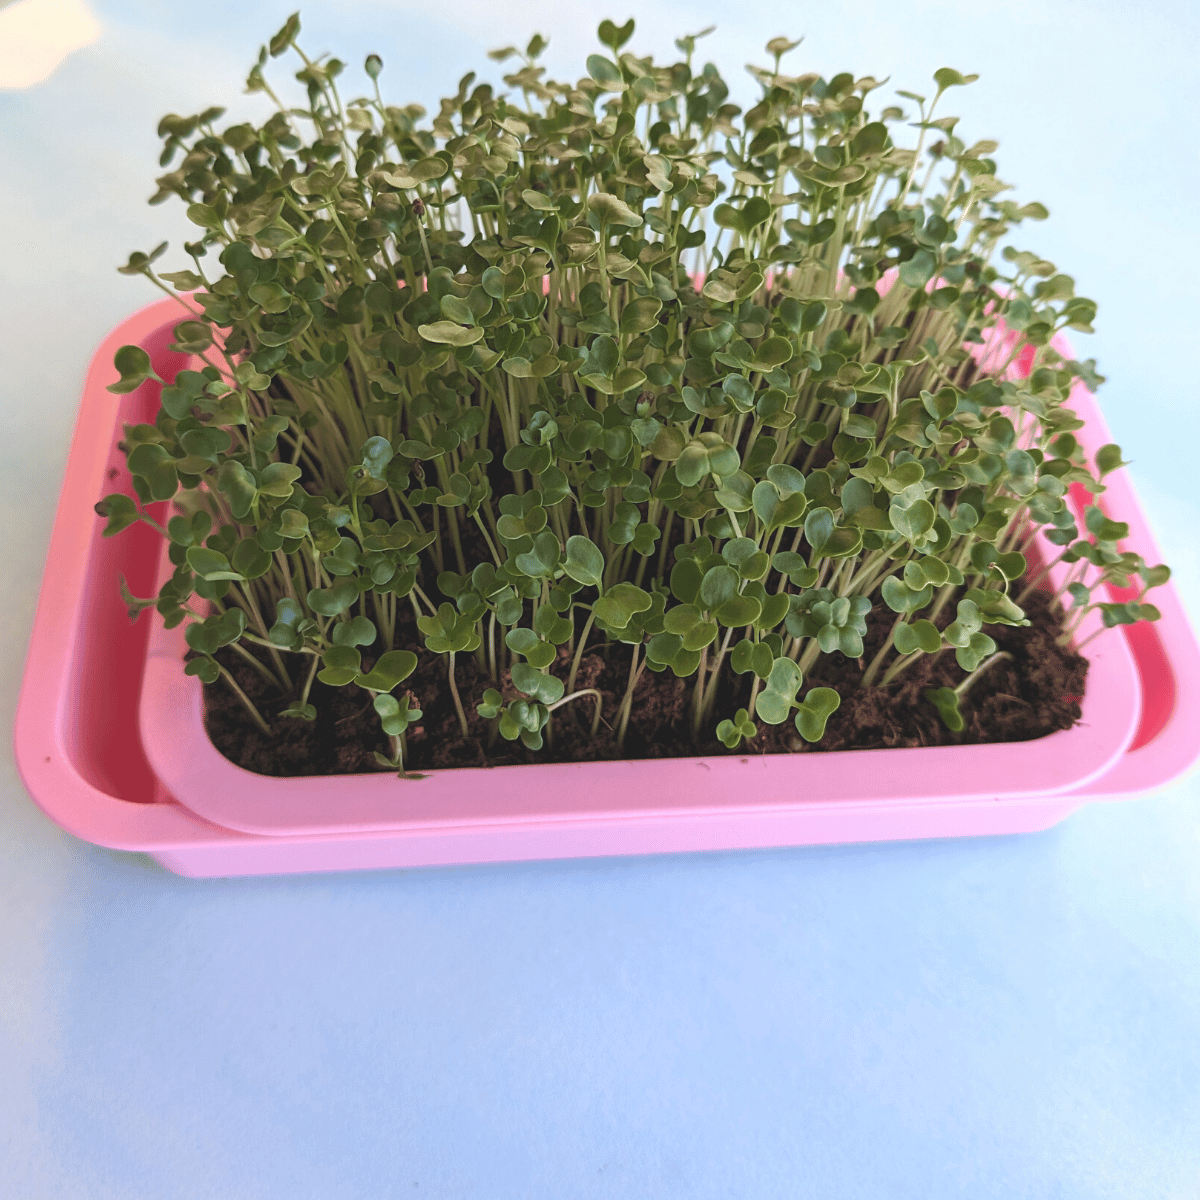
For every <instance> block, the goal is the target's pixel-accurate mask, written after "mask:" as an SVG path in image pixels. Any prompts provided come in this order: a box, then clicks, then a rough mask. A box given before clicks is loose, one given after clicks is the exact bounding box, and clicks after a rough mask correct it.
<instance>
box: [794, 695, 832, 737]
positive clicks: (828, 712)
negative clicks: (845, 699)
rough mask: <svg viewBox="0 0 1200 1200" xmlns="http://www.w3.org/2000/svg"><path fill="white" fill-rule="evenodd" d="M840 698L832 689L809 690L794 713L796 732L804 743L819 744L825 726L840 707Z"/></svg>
mask: <svg viewBox="0 0 1200 1200" xmlns="http://www.w3.org/2000/svg"><path fill="white" fill-rule="evenodd" d="M841 703H842V698H841V696H839V695H838V693H837V692H835V691H834V690H833V688H827V687H815V688H810V689H809V692H808V694H807V695H806V696H805V697H804V703H803V704H801V705H800V708H799V711H798V712H797V713H796V731H797V733H799V734H800V736H801V737H802V738H803V739H804V740H805V741H806V742H819V741H820V740H821V739H822V738H823V737H824V736H825V724H826V722H827V721H828V720H829V718H830V717H831V716H832V715H833V714H834V713H835V712H837V710H838V708H839V707H840V706H841Z"/></svg>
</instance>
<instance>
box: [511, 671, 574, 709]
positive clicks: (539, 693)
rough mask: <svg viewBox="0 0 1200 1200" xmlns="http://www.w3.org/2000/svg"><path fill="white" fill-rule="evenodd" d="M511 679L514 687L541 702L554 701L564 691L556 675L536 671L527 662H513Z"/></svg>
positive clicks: (559, 698) (559, 697)
mask: <svg viewBox="0 0 1200 1200" xmlns="http://www.w3.org/2000/svg"><path fill="white" fill-rule="evenodd" d="M512 681H513V686H514V687H515V688H517V689H518V690H519V691H522V692H524V693H525V695H527V696H532V697H533V698H534V699H535V700H538V701H540V702H541V703H542V704H554V703H556V702H557V701H559V700H561V699H562V696H563V692H565V691H566V688H565V686H564V684H563V681H562V680H561V679H559V678H558V677H557V676H555V675H545V674H543V673H542V672H541V671H536V670H534V668H533V667H531V666H530V665H529V664H528V663H522V662H518V663H513V665H512Z"/></svg>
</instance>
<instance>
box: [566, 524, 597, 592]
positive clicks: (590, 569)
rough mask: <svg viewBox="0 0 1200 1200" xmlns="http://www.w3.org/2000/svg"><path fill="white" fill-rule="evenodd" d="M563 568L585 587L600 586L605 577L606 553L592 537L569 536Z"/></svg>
mask: <svg viewBox="0 0 1200 1200" xmlns="http://www.w3.org/2000/svg"><path fill="white" fill-rule="evenodd" d="M563 570H564V571H566V573H567V574H568V575H570V577H571V578H572V579H574V580H575V581H576V583H582V584H583V585H584V587H599V586H600V583H601V580H602V579H603V578H604V555H603V554H601V553H600V551H599V549H598V548H597V546H596V544H595V543H594V542H593V541H591V539H589V538H585V537H582V536H580V535H579V534H576V535H575V536H574V537H569V538H567V557H566V561H565V562H564V563H563Z"/></svg>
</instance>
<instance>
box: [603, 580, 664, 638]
mask: <svg viewBox="0 0 1200 1200" xmlns="http://www.w3.org/2000/svg"><path fill="white" fill-rule="evenodd" d="M651 603H652V601H651V599H650V595H649V593H648V592H644V591H643V590H642V589H641V588H640V587H636V586H635V585H634V584H632V583H618V584H615V585H614V586H613V587H611V588H609V589H608V591H607V592H605V593H604V595H603V596H601V597H600V599H599V600H597V601H596V603H595V604H594V605H593V606H592V611H593V612H594V613H595V614H596V619H597V620H598V621H603V622H604V623H605V624H606V625H608V626H610V627H611V628H613V629H624V628H625V626H626V625H628V624H629V622H630V621H631V620H632V619H633V616H634V614H635V613H639V612H645V611H646V610H647V609H648V608H649V607H650V605H651Z"/></svg>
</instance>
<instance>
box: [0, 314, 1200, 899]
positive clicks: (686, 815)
mask: <svg viewBox="0 0 1200 1200" xmlns="http://www.w3.org/2000/svg"><path fill="white" fill-rule="evenodd" d="M178 320H179V309H178V307H177V306H175V305H174V303H173V302H172V301H170V300H164V301H161V302H159V303H157V304H155V305H152V306H150V307H149V308H147V309H144V310H143V311H142V312H140V313H137V314H135V315H134V316H133V317H131V318H129V320H127V321H126V322H124V323H123V324H122V325H121V326H120V327H119V328H118V329H116V330H114V332H113V333H112V335H111V336H110V337H109V338H108V339H107V340H106V341H105V343H104V345H103V346H102V347H101V348H100V350H99V352H98V353H97V355H96V357H95V359H94V360H93V362H92V365H91V368H90V370H89V374H88V378H87V383H86V386H85V389H84V395H83V402H82V406H81V410H80V415H79V420H78V424H77V427H76V431H75V437H74V441H73V443H72V448H71V454H70V459H69V461H68V466H67V474H66V479H65V482H64V485H63V492H62V497H61V500H60V503H59V508H58V516H57V520H56V523H55V528H54V532H53V535H52V538H51V544H50V551H49V555H48V559H47V565H46V573H45V577H44V581H43V586H42V591H41V596H40V599H39V605H38V611H37V615H36V618H35V622H34V628H33V634H32V638H31V643H30V650H29V657H28V661H27V664H26V671H25V678H24V682H23V686H22V691H21V698H20V704H19V707H18V713H17V723H16V735H15V741H16V752H17V762H18V767H19V769H20V772H21V775H22V778H23V780H24V781H25V784H26V787H27V788H28V790H29V792H30V794H31V795H32V796H33V797H34V799H35V800H36V802H37V803H38V804H39V805H40V806H41V807H42V809H43V810H44V811H45V812H46V813H47V814H48V815H49V816H50V817H51V819H52V820H54V821H56V822H57V823H58V824H59V825H61V826H62V827H63V828H65V829H67V830H69V831H70V832H72V833H74V834H76V835H77V836H79V837H81V838H84V839H85V840H88V841H91V842H95V843H97V844H100V845H105V846H111V847H115V848H119V849H128V850H139V851H145V852H147V853H150V854H152V855H153V856H154V857H155V858H156V859H157V860H158V861H159V862H161V863H163V864H164V865H165V866H167V867H169V868H170V869H172V870H175V871H178V872H180V873H181V874H187V875H235V874H260V873H279V872H303V871H319V870H345V869H354V868H359V869H362V868H380V867H396V866H415V865H432V864H446V863H466V862H485V861H501V860H517V859H534V858H552V857H573V856H587V855H609V854H631V853H657V852H669V851H681V850H713V849H730V848H739V847H751V846H768V845H802V844H814V843H821V842H839V841H872V840H887V839H894V838H918V837H943V836H958V835H964V834H985V833H1013V832H1023V831H1029V830H1035V829H1042V828H1046V827H1047V826H1049V825H1051V824H1053V823H1055V822H1056V821H1058V820H1061V819H1062V818H1063V817H1064V816H1066V815H1067V814H1068V813H1070V812H1072V811H1073V810H1074V809H1076V808H1078V807H1079V806H1080V805H1081V804H1083V803H1085V802H1087V801H1088V800H1094V799H1109V798H1115V797H1118V796H1128V795H1133V794H1137V793H1140V792H1144V791H1148V790H1151V789H1153V788H1157V787H1160V786H1162V785H1163V784H1165V783H1167V782H1168V781H1170V780H1172V779H1174V778H1176V777H1177V776H1178V775H1180V774H1181V773H1182V772H1183V771H1185V770H1186V769H1187V768H1188V767H1189V766H1190V765H1191V764H1192V763H1193V762H1194V760H1195V758H1196V757H1197V754H1198V752H1200V747H1198V746H1197V739H1196V737H1195V730H1196V729H1197V727H1198V726H1197V719H1198V718H1200V649H1198V648H1197V645H1196V641H1195V638H1194V637H1193V635H1192V633H1191V630H1190V628H1189V627H1188V624H1187V620H1186V617H1185V615H1184V612H1183V609H1182V606H1181V604H1180V602H1179V599H1178V596H1177V594H1176V593H1175V591H1174V589H1173V587H1172V586H1171V585H1167V586H1166V587H1164V588H1161V589H1158V590H1157V591H1156V593H1155V596H1154V599H1155V602H1156V603H1157V604H1158V606H1159V608H1160V609H1161V610H1162V612H1163V619H1162V620H1161V621H1160V622H1158V623H1156V624H1155V625H1153V626H1148V625H1144V624H1143V625H1140V626H1136V627H1133V628H1132V629H1129V630H1125V629H1119V630H1115V631H1112V632H1110V633H1108V634H1106V635H1105V636H1104V637H1103V638H1100V639H1098V640H1097V641H1096V642H1094V643H1092V646H1091V647H1090V648H1089V658H1090V659H1091V660H1092V670H1091V672H1090V677H1089V689H1088V696H1087V698H1086V700H1085V702H1084V720H1083V722H1082V723H1081V724H1080V725H1078V726H1076V728H1075V729H1072V730H1068V731H1064V732H1062V733H1059V734H1054V735H1052V736H1051V737H1048V738H1043V739H1040V740H1038V741H1036V742H1027V743H1009V744H1006V745H1002V746H979V747H941V748H931V749H916V750H873V751H855V752H843V753H838V754H824V755H805V756H802V757H798V758H791V757H789V756H772V757H768V758H749V759H738V758H734V757H730V758H718V759H712V760H702V759H675V760H667V761H658V762H641V763H604V764H588V765H556V764H545V765H541V766H534V767H505V768H496V769H494V770H490V771H480V770H461V769H460V770H454V771H442V772H437V773H435V775H434V777H432V778H430V779H428V780H426V781H424V782H421V783H416V784H406V783H401V782H400V781H397V780H395V779H393V778H391V777H386V776H382V775H379V776H343V777H329V778H320V779H298V780H277V779H269V778H266V777H263V776H257V775H253V774H250V773H249V772H245V771H242V770H241V769H240V768H237V767H235V766H233V765H232V764H230V763H228V762H227V761H226V760H225V759H223V758H221V756H220V755H219V754H217V752H216V751H215V750H214V749H213V747H212V745H211V743H209V742H208V740H207V738H206V737H204V736H203V734H202V730H201V728H200V725H199V699H198V692H199V689H198V687H197V686H196V685H195V684H194V681H192V680H188V679H187V677H185V676H183V675H182V672H181V671H180V668H179V642H178V635H177V634H176V635H167V634H166V633H165V632H164V631H162V630H161V627H160V626H159V625H158V623H157V621H156V620H155V619H154V618H153V615H151V617H144V618H142V619H141V620H140V621H138V622H137V623H136V624H130V622H129V620H128V617H127V616H126V614H125V609H124V605H123V603H122V602H121V599H120V596H119V595H118V593H117V588H116V584H115V581H116V578H117V575H118V573H123V574H124V575H125V576H126V578H127V579H128V580H129V584H130V587H131V588H132V590H133V591H134V592H135V593H136V592H140V593H141V594H148V592H149V591H150V590H152V589H153V588H154V585H155V580H156V577H157V573H158V569H159V563H160V561H161V556H162V546H161V543H160V542H159V540H158V539H157V537H156V535H154V534H153V533H152V531H150V530H149V529H148V528H146V527H145V526H138V527H135V528H133V529H130V530H127V531H126V532H125V533H123V534H121V536H120V537H118V538H114V539H101V538H100V536H99V534H100V530H101V528H102V525H103V522H102V521H101V520H100V519H99V518H97V517H96V516H95V515H94V514H93V512H92V506H93V505H94V504H95V502H96V501H97V500H98V499H99V498H100V497H101V496H103V495H105V494H107V493H108V492H111V491H117V490H122V489H128V485H129V479H128V475H127V473H126V471H125V466H124V460H123V456H122V455H121V454H120V452H119V451H117V450H116V448H115V441H116V438H117V436H118V434H119V430H120V427H121V423H122V422H124V421H139V420H149V419H151V418H152V415H153V413H154V412H155V410H156V409H157V405H158V385H156V384H147V385H144V386H143V387H142V388H140V389H138V391H136V392H134V393H131V394H130V395H128V396H125V397H122V398H120V399H117V398H116V397H113V396H112V395H111V394H109V393H108V392H106V391H105V390H104V388H105V385H107V384H108V383H110V382H112V381H113V380H114V379H115V377H116V373H115V370H114V368H113V366H112V356H113V353H114V351H115V350H116V348H117V347H118V346H120V345H122V344H125V343H129V342H132V343H135V344H141V345H143V346H144V347H145V348H146V349H147V351H148V352H149V353H150V354H151V357H152V359H153V360H154V362H155V366H156V370H157V371H158V373H159V374H160V375H162V376H164V377H165V378H170V377H171V376H172V375H173V372H174V371H176V370H178V369H179V367H180V366H181V365H183V361H184V360H183V359H182V357H181V356H179V355H176V354H172V353H171V352H170V351H169V350H167V345H168V343H169V341H170V340H171V329H172V327H173V326H174V324H175V323H176V322H177V321H178ZM1073 405H1074V407H1075V408H1076V410H1077V411H1078V412H1079V413H1080V415H1081V416H1083V417H1084V418H1085V419H1086V420H1087V422H1088V428H1087V429H1086V430H1083V431H1081V434H1080V435H1079V436H1080V438H1081V441H1083V442H1084V444H1085V445H1087V446H1088V447H1089V448H1091V449H1095V448H1096V447H1098V446H1100V445H1102V444H1103V443H1104V442H1106V441H1109V440H1111V439H1110V437H1109V434H1108V431H1107V429H1106V428H1105V426H1104V422H1103V419H1102V418H1101V416H1100V414H1099V411H1098V409H1097V408H1096V406H1095V404H1094V402H1093V400H1092V398H1091V397H1090V395H1089V394H1088V393H1087V392H1086V391H1082V390H1081V391H1080V393H1079V394H1078V395H1076V396H1074V397H1073ZM1104 503H1105V507H1106V509H1107V510H1108V511H1109V513H1110V515H1112V516H1113V517H1114V518H1116V519H1119V520H1123V521H1126V522H1128V523H1129V526H1130V537H1129V540H1128V546H1129V547H1130V548H1132V549H1136V550H1138V551H1140V552H1141V553H1142V554H1144V555H1145V556H1146V557H1147V558H1148V559H1150V560H1151V561H1154V562H1157V561H1159V559H1160V558H1161V555H1159V553H1158V551H1157V549H1156V548H1155V546H1154V543H1153V540H1152V539H1151V537H1150V534H1149V532H1148V530H1147V528H1146V525H1145V522H1144V519H1143V518H1142V515H1141V511H1140V509H1139V508H1138V505H1137V502H1136V499H1135V497H1134V495H1133V492H1132V489H1131V488H1130V486H1129V482H1128V480H1127V478H1125V474H1124V472H1118V473H1117V475H1116V476H1114V477H1111V481H1110V486H1109V490H1108V491H1107V492H1106V493H1105V496H1104ZM1093 650H1094V653H1092V651H1093ZM139 712H140V724H141V728H142V730H143V731H146V730H149V729H152V730H153V731H154V734H153V737H152V738H151V739H148V741H147V742H146V744H147V745H149V746H150V748H151V753H150V756H149V757H148V756H147V753H146V750H145V749H144V743H143V739H142V737H140V736H139ZM166 748H170V750H171V753H170V755H167V754H165V753H164V750H165V749H166ZM980 756H986V757H987V758H988V760H989V762H990V764H991V765H989V766H987V767H986V771H985V773H983V777H984V778H987V779H990V780H993V781H994V782H993V789H994V790H989V791H986V792H985V791H978V790H965V789H964V788H963V787H962V783H961V781H962V779H964V778H968V779H978V778H980V777H981V772H980V770H979V767H980V764H981V763H982V761H983V759H982V758H981V757H980ZM529 772H537V775H536V776H535V777H531V776H529V775H528V774H527V773H529ZM485 776H486V778H485ZM529 778H536V780H537V788H536V789H528V788H527V787H526V786H525V784H526V781H527V780H528V779H529ZM197 779H203V780H205V781H206V786H205V787H204V789H203V790H200V789H196V788H195V787H194V782H195V780H197ZM1007 780H1012V781H1014V782H1012V783H1011V784H1010V783H1007V782H1005V781H1007ZM218 781H219V782H218ZM514 785H515V786H514ZM527 791H532V792H534V793H535V794H538V795H541V796H543V797H546V796H552V797H553V800H552V801H551V800H547V799H544V800H542V801H534V802H530V801H529V800H528V799H524V798H523V795H524V793H526V792H527ZM751 795H753V796H755V797H758V799H756V800H754V801H750V800H749V799H747V797H749V796H751ZM763 797H766V798H767V799H766V800H765V801H764V800H763V799H762V798H763Z"/></svg>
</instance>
